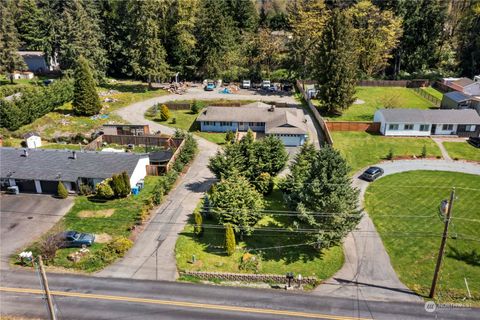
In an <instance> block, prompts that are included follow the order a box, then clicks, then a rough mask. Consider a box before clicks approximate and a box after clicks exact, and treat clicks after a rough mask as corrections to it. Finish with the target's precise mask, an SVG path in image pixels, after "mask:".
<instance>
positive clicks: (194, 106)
mask: <svg viewBox="0 0 480 320" xmlns="http://www.w3.org/2000/svg"><path fill="white" fill-rule="evenodd" d="M190 111H191V112H192V113H193V114H197V113H198V111H200V105H199V103H198V101H197V100H193V103H192V105H191V106H190Z"/></svg>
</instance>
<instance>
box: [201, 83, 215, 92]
mask: <svg viewBox="0 0 480 320" xmlns="http://www.w3.org/2000/svg"><path fill="white" fill-rule="evenodd" d="M204 89H205V91H213V90H215V82H213V81H209V82H207V85H206V86H205V88H204Z"/></svg>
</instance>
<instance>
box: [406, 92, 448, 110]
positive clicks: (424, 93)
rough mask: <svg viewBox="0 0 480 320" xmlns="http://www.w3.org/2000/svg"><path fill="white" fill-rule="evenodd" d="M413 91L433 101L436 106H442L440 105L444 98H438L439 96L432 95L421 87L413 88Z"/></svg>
mask: <svg viewBox="0 0 480 320" xmlns="http://www.w3.org/2000/svg"><path fill="white" fill-rule="evenodd" d="M412 90H413V91H415V92H416V93H418V94H419V95H421V96H422V97H423V98H425V99H427V100H428V101H430V102H431V103H433V104H434V105H435V106H436V107H438V108H440V105H441V103H442V100H440V99H438V98H437V97H435V96H433V95H431V94H430V93H428V92H427V91H425V90H423V89H421V88H412Z"/></svg>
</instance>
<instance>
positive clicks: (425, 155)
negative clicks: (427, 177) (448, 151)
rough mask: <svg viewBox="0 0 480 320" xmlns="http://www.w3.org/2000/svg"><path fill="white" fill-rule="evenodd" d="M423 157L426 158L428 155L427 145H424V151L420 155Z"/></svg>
mask: <svg viewBox="0 0 480 320" xmlns="http://www.w3.org/2000/svg"><path fill="white" fill-rule="evenodd" d="M420 156H421V157H422V158H426V157H427V146H426V145H423V147H422V153H421V155H420Z"/></svg>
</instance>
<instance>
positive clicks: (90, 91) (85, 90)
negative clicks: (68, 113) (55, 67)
mask: <svg viewBox="0 0 480 320" xmlns="http://www.w3.org/2000/svg"><path fill="white" fill-rule="evenodd" d="M74 77H75V84H74V95H73V103H72V104H73V112H74V113H75V114H77V115H82V116H91V115H95V114H97V113H99V112H100V109H101V108H102V105H101V104H100V99H99V98H98V93H97V90H96V88H95V82H94V80H93V76H92V72H91V71H90V67H89V65H88V61H87V60H86V59H85V58H84V57H83V56H81V57H80V58H79V59H78V61H77V68H76V69H75V74H74Z"/></svg>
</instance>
